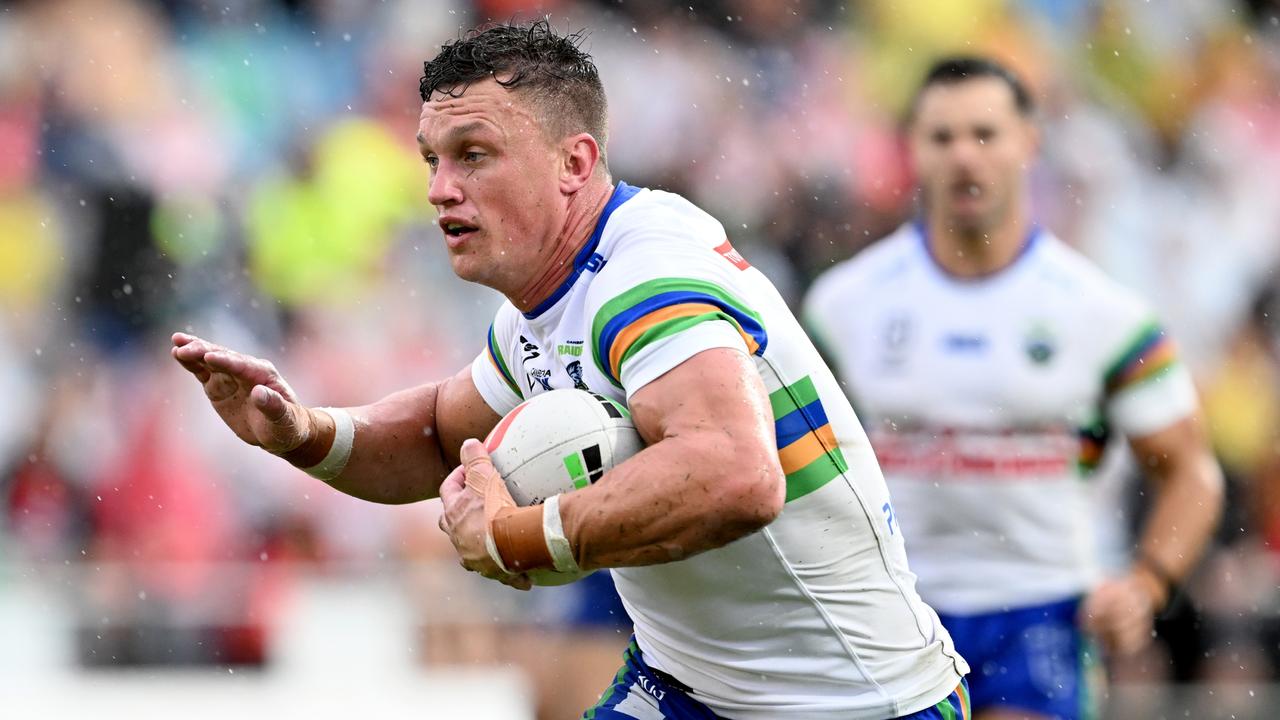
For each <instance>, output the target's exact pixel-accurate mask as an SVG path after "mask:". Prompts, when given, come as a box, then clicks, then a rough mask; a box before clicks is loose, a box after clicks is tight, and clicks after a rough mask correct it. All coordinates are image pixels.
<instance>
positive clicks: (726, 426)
mask: <svg viewBox="0 0 1280 720" xmlns="http://www.w3.org/2000/svg"><path fill="white" fill-rule="evenodd" d="M628 405H629V406H630V409H631V415H632V419H633V421H634V422H635V425H636V429H637V430H638V431H639V432H640V435H641V437H642V438H644V440H645V442H646V443H648V445H649V446H648V447H647V448H645V449H644V450H643V451H642V452H640V453H639V454H638V455H636V456H634V457H633V458H631V459H630V460H628V461H626V462H624V463H622V464H621V465H619V466H618V467H616V468H614V469H613V471H611V472H609V473H606V474H605V476H604V477H603V478H601V480H600V481H599V482H597V483H596V484H594V485H591V486H588V487H586V488H584V489H582V490H579V491H577V492H573V493H569V494H566V495H564V496H562V498H561V501H560V515H561V521H562V524H563V525H564V531H565V536H566V537H567V538H568V539H569V544H570V547H571V548H572V550H573V553H574V556H575V558H576V559H577V562H578V565H579V566H580V567H582V568H583V569H590V568H600V567H620V566H627V565H653V564H657V563H664V562H670V561H673V560H680V559H681V558H685V557H689V556H690V555H695V554H697V553H700V552H703V551H705V550H711V549H713V548H717V547H720V546H722V545H726V544H728V543H730V542H733V541H734V540H737V539H738V538H740V537H742V536H744V535H747V534H750V533H752V532H755V531H756V530H759V529H760V528H762V527H764V526H765V525H768V524H769V523H770V522H772V521H773V519H774V518H775V517H777V515H778V513H780V512H781V511H782V505H783V500H784V497H785V494H786V480H785V475H784V474H783V472H782V466H781V465H780V463H779V460H778V450H777V447H776V444H775V440H774V428H773V420H772V418H773V415H772V412H771V411H770V406H769V397H768V394H767V393H766V392H765V388H764V384H763V383H762V382H761V380H760V375H759V373H758V372H757V371H756V369H755V366H754V364H753V362H752V361H751V359H750V358H749V357H748V356H747V355H746V354H745V353H744V352H742V351H740V350H732V349H728V348H716V349H712V350H705V351H703V352H701V353H698V354H696V355H694V356H693V357H691V358H689V359H688V360H686V361H685V362H683V363H681V364H680V365H678V366H676V367H675V368H674V369H672V370H670V371H668V372H667V373H666V374H664V375H662V376H661V377H659V378H658V379H656V380H654V381H653V382H650V383H649V384H648V385H645V386H644V387H643V388H641V389H640V390H639V391H638V392H636V393H635V394H634V395H632V397H631V399H630V401H629V403H628Z"/></svg>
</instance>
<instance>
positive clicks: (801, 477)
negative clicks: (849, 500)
mask: <svg viewBox="0 0 1280 720" xmlns="http://www.w3.org/2000/svg"><path fill="white" fill-rule="evenodd" d="M848 471H849V463H848V462H847V461H846V460H845V459H844V453H843V452H841V451H840V448H838V447H836V448H832V449H831V451H829V452H827V453H824V454H822V455H819V456H818V457H817V458H816V459H814V461H813V462H811V463H809V464H808V465H805V466H804V467H802V468H800V469H799V470H797V471H795V472H793V473H791V474H790V475H788V476H787V498H786V500H785V502H791V501H792V500H795V499H796V498H802V497H804V496H805V495H808V494H809V493H811V492H813V491H814V490H817V489H818V488H820V487H822V486H823V485H826V484H827V483H829V482H831V481H832V480H835V479H836V478H838V477H840V474H841V473H844V472H848Z"/></svg>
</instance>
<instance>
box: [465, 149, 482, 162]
mask: <svg viewBox="0 0 1280 720" xmlns="http://www.w3.org/2000/svg"><path fill="white" fill-rule="evenodd" d="M483 158H484V153H482V152H480V151H478V150H468V151H466V152H464V153H462V162H465V163H478V162H480V160H481V159H483Z"/></svg>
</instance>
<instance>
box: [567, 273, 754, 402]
mask: <svg viewBox="0 0 1280 720" xmlns="http://www.w3.org/2000/svg"><path fill="white" fill-rule="evenodd" d="M767 344H768V335H767V334H766V333H765V328H764V324H763V322H762V321H761V319H760V315H759V314H758V313H756V312H755V311H753V310H752V309H751V308H750V307H749V306H748V305H747V304H746V303H744V302H742V301H741V300H740V299H739V298H737V297H735V296H734V295H733V294H732V293H730V292H728V291H726V290H725V289H724V288H722V287H721V286H719V285H717V284H715V283H712V282H708V281H706V280H695V279H690V278H658V279H654V280H649V281H647V282H643V283H640V284H639V285H636V286H634V287H632V288H631V289H629V290H627V291H625V292H623V293H621V294H619V295H617V296H615V297H614V298H612V299H610V300H608V301H607V302H605V303H604V304H603V305H602V306H601V307H600V309H599V310H598V311H597V312H596V314H595V316H594V320H593V321H592V325H591V351H592V356H593V357H594V359H595V362H596V366H597V367H598V368H599V369H600V371H601V372H602V373H604V375H605V377H607V378H609V380H610V381H611V382H612V383H613V384H614V385H616V386H618V387H620V388H626V391H627V394H628V396H629V395H631V394H632V393H634V392H635V391H636V390H639V389H640V388H641V387H643V386H644V385H646V384H648V383H649V382H650V381H652V380H654V379H656V378H657V377H659V376H661V375H662V374H663V373H665V372H667V371H668V370H670V369H672V368H674V367H675V366H677V365H679V364H680V363H682V362H684V361H685V360H687V359H688V358H690V357H692V356H693V355H695V354H696V353H699V352H702V351H703V350H708V349H711V348H715V347H733V348H738V349H745V350H746V351H747V352H748V353H750V354H755V355H762V354H763V353H764V351H765V346H766V345H767Z"/></svg>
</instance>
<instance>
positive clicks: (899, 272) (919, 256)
mask: <svg viewBox="0 0 1280 720" xmlns="http://www.w3.org/2000/svg"><path fill="white" fill-rule="evenodd" d="M923 259H924V256H923V249H922V246H921V239H920V235H919V231H918V230H917V229H916V228H915V227H914V226H913V225H911V224H910V223H908V224H905V225H903V226H902V227H899V228H898V229H897V230H895V231H894V232H892V233H890V234H889V235H886V236H884V237H883V238H880V239H878V240H876V241H874V242H872V243H871V244H870V245H868V246H867V247H865V248H863V249H862V250H861V251H859V252H858V253H857V254H855V255H854V256H853V257H851V258H849V259H847V260H843V261H841V262H838V263H836V264H835V265H833V266H831V267H830V268H829V269H827V270H826V271H824V272H822V273H821V274H820V275H818V277H817V278H816V279H814V281H813V284H812V285H810V287H809V291H808V293H807V295H806V301H805V304H806V306H813V307H818V306H822V305H826V304H828V303H838V304H840V305H841V306H843V305H844V303H845V302H847V301H848V300H850V299H852V298H855V297H859V296H862V295H865V294H867V293H876V292H879V291H880V290H881V289H883V288H885V287H890V286H900V284H901V282H902V280H903V279H904V278H905V277H907V276H908V275H910V274H911V273H912V272H913V270H914V269H915V268H917V267H918V266H919V265H920V262H921V261H922V260H923Z"/></svg>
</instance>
